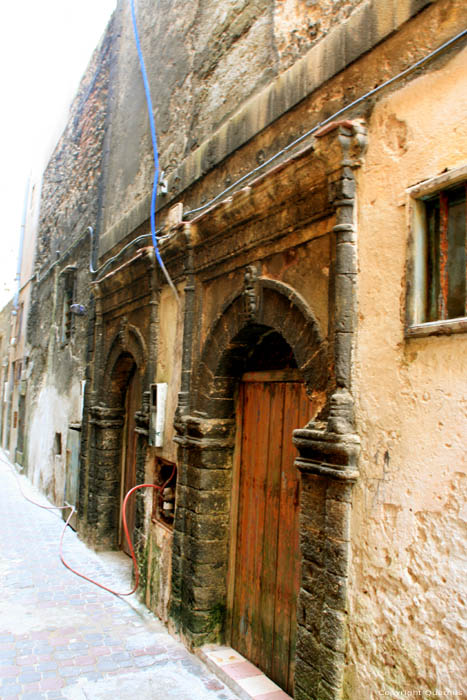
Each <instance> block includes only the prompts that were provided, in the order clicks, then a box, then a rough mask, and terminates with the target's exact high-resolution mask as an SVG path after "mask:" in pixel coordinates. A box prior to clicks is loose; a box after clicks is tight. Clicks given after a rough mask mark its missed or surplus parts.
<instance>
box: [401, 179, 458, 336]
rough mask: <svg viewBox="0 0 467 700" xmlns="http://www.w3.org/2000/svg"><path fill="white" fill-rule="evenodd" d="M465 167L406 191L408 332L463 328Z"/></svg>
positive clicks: (446, 330)
mask: <svg viewBox="0 0 467 700" xmlns="http://www.w3.org/2000/svg"><path fill="white" fill-rule="evenodd" d="M466 170H467V169H459V170H457V171H453V172H450V173H446V174H445V175H443V176H441V177H439V178H436V179H434V180H432V181H430V182H429V183H424V184H422V185H420V186H418V187H416V188H413V189H412V190H411V191H410V194H411V198H412V199H411V204H412V219H413V236H412V247H411V250H410V260H409V272H410V273H411V274H410V275H409V280H410V281H409V288H408V295H407V329H406V334H407V335H408V336H411V335H431V334H439V333H452V332H460V331H467V283H466V266H467V252H466V244H467V241H466V229H467V206H466V194H467V172H466Z"/></svg>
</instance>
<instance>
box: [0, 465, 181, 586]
mask: <svg viewBox="0 0 467 700" xmlns="http://www.w3.org/2000/svg"><path fill="white" fill-rule="evenodd" d="M0 459H1V461H2V462H4V463H5V464H7V465H8V466H9V467H10V469H11V470H12V471H13V474H14V476H15V478H16V483H17V484H18V488H19V490H20V492H21V495H22V496H23V498H24V499H25V500H26V501H29V503H32V504H33V505H35V506H38V507H39V508H43V509H44V510H65V509H66V508H70V513H69V515H68V517H67V519H66V522H65V525H64V527H63V530H62V534H61V536H60V546H59V556H60V561H61V562H62V564H63V566H65V567H66V568H67V569H68V570H69V571H71V572H72V573H73V574H75V575H76V576H79V577H80V578H84V580H85V581H89V583H93V584H94V585H95V586H98V587H99V588H102V589H103V590H104V591H108V592H109V593H112V594H113V595H116V596H118V597H120V598H121V597H124V596H129V595H133V593H135V592H136V590H137V589H138V586H139V579H140V573H139V567H138V562H137V561H136V556H135V550H134V549H133V543H132V541H131V537H130V533H129V531H128V524H127V520H126V506H127V503H128V499H129V498H130V496H131V495H132V494H133V493H134V492H135V491H137V490H138V489H144V488H151V489H155V490H156V491H161V492H162V491H163V490H164V489H165V487H166V486H167V484H168V483H169V482H170V481H171V480H172V477H173V475H174V473H175V465H174V467H173V469H172V473H171V474H170V476H169V478H168V479H167V480H166V481H165V482H164V483H163V484H162V486H158V485H157V484H138V485H137V486H133V488H132V489H130V490H129V491H128V493H127V494H126V496H125V498H124V499H123V506H122V521H123V531H124V533H125V537H126V541H127V543H128V547H129V549H130V555H131V559H132V561H133V568H134V572H135V583H134V586H133V588H132V589H131V591H129V592H128V593H119V592H118V591H114V590H113V589H112V588H109V587H108V586H104V584H103V583H99V582H98V581H95V580H94V579H92V578H90V577H89V576H86V575H85V574H82V573H81V572H80V571H77V570H76V569H74V568H73V567H72V566H70V564H68V562H67V561H66V560H65V558H64V556H63V539H64V537H65V532H66V529H67V527H68V526H69V525H70V520H71V518H72V517H73V515H74V513H76V508H75V507H74V506H72V505H70V504H69V503H67V504H66V505H64V506H44V505H43V504H42V503H38V502H37V501H34V500H33V499H32V498H29V496H26V494H25V493H24V491H23V489H22V487H21V484H20V483H19V480H18V475H17V473H16V471H15V470H14V469H13V467H12V465H11V464H10V462H7V460H5V459H3V458H1V457H0Z"/></svg>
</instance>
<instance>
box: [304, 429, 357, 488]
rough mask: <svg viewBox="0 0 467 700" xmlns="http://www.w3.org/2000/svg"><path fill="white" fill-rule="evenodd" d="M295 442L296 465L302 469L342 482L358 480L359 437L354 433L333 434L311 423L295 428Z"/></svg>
mask: <svg viewBox="0 0 467 700" xmlns="http://www.w3.org/2000/svg"><path fill="white" fill-rule="evenodd" d="M293 442H294V445H295V446H296V448H297V449H298V452H299V456H298V457H297V459H296V460H295V465H296V466H297V468H298V469H299V470H300V471H301V472H305V473H309V474H317V475H318V476H323V477H327V478H330V479H337V480H339V481H351V482H354V481H356V480H357V478H358V475H359V472H358V467H357V461H358V455H359V454H360V438H359V437H358V435H356V434H355V433H347V434H339V433H333V432H330V431H328V430H323V429H316V428H314V427H313V424H311V426H310V427H309V428H302V429H300V430H294V433H293Z"/></svg>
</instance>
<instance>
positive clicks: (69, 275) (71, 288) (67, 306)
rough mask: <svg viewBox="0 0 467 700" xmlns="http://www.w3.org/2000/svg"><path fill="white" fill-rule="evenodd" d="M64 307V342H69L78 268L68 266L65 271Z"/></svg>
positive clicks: (62, 333)
mask: <svg viewBox="0 0 467 700" xmlns="http://www.w3.org/2000/svg"><path fill="white" fill-rule="evenodd" d="M62 276H63V307H62V324H61V325H62V330H61V341H62V344H65V343H68V342H69V340H70V338H71V334H72V332H73V314H72V311H71V306H72V304H73V302H74V300H75V287H76V268H75V267H73V266H69V267H66V268H65V269H64V270H63V272H62Z"/></svg>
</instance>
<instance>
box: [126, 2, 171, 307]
mask: <svg viewBox="0 0 467 700" xmlns="http://www.w3.org/2000/svg"><path fill="white" fill-rule="evenodd" d="M130 6H131V18H132V22H133V32H134V35H135V43H136V50H137V53H138V59H139V66H140V70H141V76H142V79H143V85H144V92H145V94H146V103H147V107H148V115H149V127H150V131H151V140H152V150H153V155H154V182H153V186H152V195H151V214H150V219H151V236H152V243H153V246H154V251H155V254H156V258H157V261H158V263H159V265H160V267H161V269H162V272H163V273H164V275H165V278H166V280H167V282H168V283H169V286H170V288H171V289H172V291H173V293H174V295H175V298H176V300H177V303H180V297H179V295H178V292H177V289H176V287H175V285H174V283H173V282H172V279H171V277H170V275H169V273H168V272H167V269H166V267H165V265H164V262H163V260H162V258H161V255H160V253H159V247H158V245H157V236H156V197H157V184H158V181H159V154H158V150H157V136H156V125H155V122H154V111H153V107H152V100H151V91H150V89H149V82H148V76H147V73H146V66H145V63H144V58H143V52H142V49H141V43H140V40H139V34H138V26H137V23H136V13H135V3H134V0H130Z"/></svg>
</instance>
